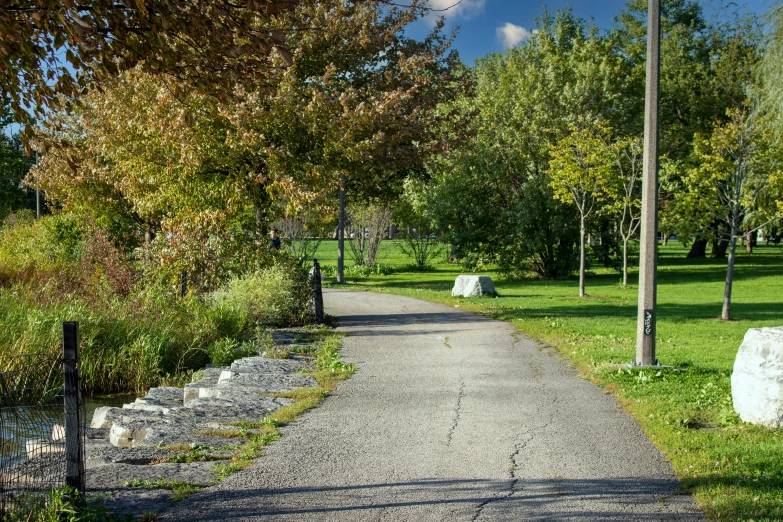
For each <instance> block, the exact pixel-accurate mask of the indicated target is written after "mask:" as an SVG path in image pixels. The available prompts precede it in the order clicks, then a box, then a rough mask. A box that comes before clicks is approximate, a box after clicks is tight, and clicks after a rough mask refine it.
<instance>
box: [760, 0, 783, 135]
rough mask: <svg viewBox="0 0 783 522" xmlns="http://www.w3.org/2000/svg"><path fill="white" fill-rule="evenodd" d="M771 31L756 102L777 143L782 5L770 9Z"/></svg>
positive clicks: (781, 130)
mask: <svg viewBox="0 0 783 522" xmlns="http://www.w3.org/2000/svg"><path fill="white" fill-rule="evenodd" d="M769 20H770V25H771V30H770V31H769V33H768V35H767V41H766V46H765V49H764V54H763V57H762V59H761V67H760V77H761V78H760V80H761V81H760V83H761V88H760V89H759V92H758V93H757V96H756V97H757V100H758V102H759V105H760V107H759V108H760V110H761V113H762V114H766V115H767V116H768V117H770V119H771V122H772V127H773V129H774V133H775V139H776V141H777V142H778V143H781V142H783V5H778V6H775V7H773V8H772V10H771V12H770V16H769Z"/></svg>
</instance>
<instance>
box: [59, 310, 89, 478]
mask: <svg viewBox="0 0 783 522" xmlns="http://www.w3.org/2000/svg"><path fill="white" fill-rule="evenodd" d="M63 377H64V383H65V390H64V392H65V400H64V406H65V485H66V486H70V487H72V488H74V489H76V490H78V491H80V492H82V493H84V446H83V445H82V440H83V437H82V432H83V430H84V426H83V419H82V408H81V403H82V401H81V393H80V386H79V323H77V322H66V323H63Z"/></svg>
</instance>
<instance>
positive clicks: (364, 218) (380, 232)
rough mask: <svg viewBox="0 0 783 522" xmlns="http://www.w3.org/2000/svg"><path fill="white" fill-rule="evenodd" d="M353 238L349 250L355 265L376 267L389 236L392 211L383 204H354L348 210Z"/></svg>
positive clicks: (350, 239) (349, 242)
mask: <svg viewBox="0 0 783 522" xmlns="http://www.w3.org/2000/svg"><path fill="white" fill-rule="evenodd" d="M347 214H348V219H349V221H350V223H351V230H352V232H353V233H352V235H353V237H351V238H348V239H349V241H348V249H349V252H350V253H351V257H353V261H354V264H356V265H357V266H359V265H366V266H368V267H372V266H375V263H376V258H377V256H378V249H379V248H380V246H381V241H383V240H384V239H385V238H386V237H387V236H388V234H389V227H390V226H391V220H392V211H391V209H390V208H389V207H388V206H386V205H383V204H379V203H367V204H354V205H351V206H350V208H348V210H347Z"/></svg>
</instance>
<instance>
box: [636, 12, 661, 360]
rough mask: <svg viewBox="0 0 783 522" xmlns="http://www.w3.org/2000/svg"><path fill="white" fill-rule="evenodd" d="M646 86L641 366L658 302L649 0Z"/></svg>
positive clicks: (657, 20)
mask: <svg viewBox="0 0 783 522" xmlns="http://www.w3.org/2000/svg"><path fill="white" fill-rule="evenodd" d="M647 5H648V8H647V87H646V94H645V104H644V172H643V178H642V231H641V237H640V241H639V247H640V252H639V309H638V315H637V327H636V361H635V364H636V365H638V366H649V365H653V364H656V363H657V361H656V359H655V320H656V317H655V305H656V297H657V296H656V292H657V288H656V287H657V272H658V255H657V254H658V116H659V109H658V102H659V94H658V90H659V85H660V70H661V67H660V48H661V30H660V29H661V4H660V0H648V4H647Z"/></svg>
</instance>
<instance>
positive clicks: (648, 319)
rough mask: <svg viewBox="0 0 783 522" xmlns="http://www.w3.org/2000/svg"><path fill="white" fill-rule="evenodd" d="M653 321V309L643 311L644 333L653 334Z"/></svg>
mask: <svg viewBox="0 0 783 522" xmlns="http://www.w3.org/2000/svg"><path fill="white" fill-rule="evenodd" d="M654 322H655V310H645V311H644V335H646V336H648V337H650V336H652V334H653V324H654Z"/></svg>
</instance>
